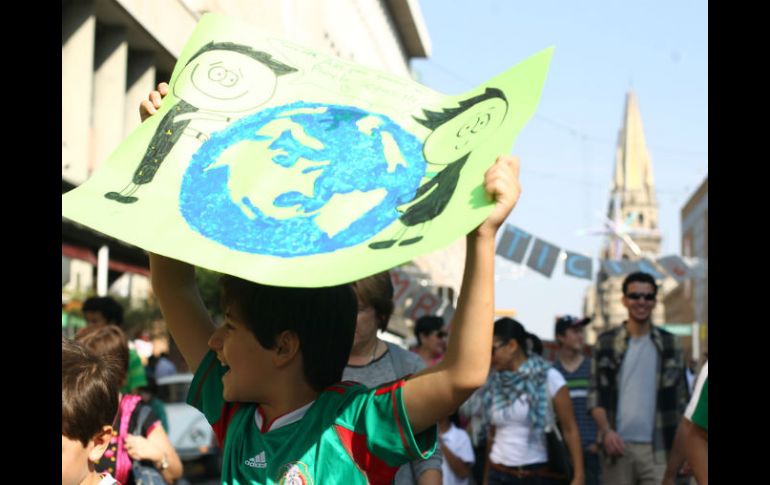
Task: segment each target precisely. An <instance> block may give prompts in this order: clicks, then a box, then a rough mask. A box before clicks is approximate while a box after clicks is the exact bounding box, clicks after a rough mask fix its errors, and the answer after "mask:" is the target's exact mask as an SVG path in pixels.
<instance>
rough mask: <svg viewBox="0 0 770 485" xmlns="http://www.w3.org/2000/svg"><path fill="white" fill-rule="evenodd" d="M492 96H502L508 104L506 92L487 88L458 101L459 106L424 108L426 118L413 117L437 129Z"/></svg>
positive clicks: (422, 123) (424, 124)
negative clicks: (437, 108) (438, 108)
mask: <svg viewBox="0 0 770 485" xmlns="http://www.w3.org/2000/svg"><path fill="white" fill-rule="evenodd" d="M492 98H500V99H502V100H503V101H505V103H506V105H507V104H508V99H506V97H505V93H503V92H502V91H501V90H499V89H497V88H487V89H486V90H485V91H484V92H483V93H481V94H479V95H477V96H474V97H472V98H468V99H465V100H463V101H460V102H459V103H458V104H459V107H457V108H447V109H444V110H442V111H429V110H427V109H424V110H422V112H423V115H424V116H425V119H424V120H423V119H420V118H418V117H416V116H413V117H412V118H414V120H415V121H416V122H418V123H420V124H421V125H423V126H424V127H426V128H428V129H430V130H435V129H436V128H438V127H439V126H441V125H443V124H444V123H446V122H447V121H449V120H451V119H452V118H454V117H456V116H457V115H459V114H461V113H463V112H464V111H467V110H468V109H470V108H472V107H473V106H475V105H477V104H478V103H480V102H482V101H486V100H487V99H492Z"/></svg>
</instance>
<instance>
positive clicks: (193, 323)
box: [150, 253, 214, 372]
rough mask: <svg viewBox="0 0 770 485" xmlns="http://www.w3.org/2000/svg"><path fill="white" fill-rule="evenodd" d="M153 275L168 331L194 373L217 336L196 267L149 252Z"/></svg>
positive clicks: (155, 289)
mask: <svg viewBox="0 0 770 485" xmlns="http://www.w3.org/2000/svg"><path fill="white" fill-rule="evenodd" d="M150 274H151V280H152V290H153V292H154V293H155V296H156V297H157V298H158V303H160V311H161V312H162V313H163V318H164V319H165V320H166V325H168V330H169V332H171V336H172V337H173V338H174V342H176V345H177V346H178V347H179V351H180V352H181V353H182V357H184V360H185V362H187V365H188V366H189V367H190V371H191V372H195V370H196V369H197V368H198V365H199V364H200V362H201V360H203V357H204V356H205V355H206V352H208V350H209V347H208V340H209V338H210V337H211V334H213V333H214V324H213V322H212V321H211V316H210V315H209V312H208V310H207V309H206V306H205V305H204V304H203V300H202V299H201V296H200V292H199V291H198V285H197V284H196V283H195V268H194V267H193V266H192V265H190V264H187V263H183V262H181V261H177V260H175V259H171V258H166V257H164V256H160V255H158V254H153V253H150Z"/></svg>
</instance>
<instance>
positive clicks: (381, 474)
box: [334, 424, 398, 485]
mask: <svg viewBox="0 0 770 485" xmlns="http://www.w3.org/2000/svg"><path fill="white" fill-rule="evenodd" d="M334 430H335V431H336V432H337V437H338V438H339V439H340V442H341V443H342V446H344V447H345V451H347V452H348V455H350V458H352V459H353V462H354V463H355V464H356V465H357V466H358V468H359V469H360V470H361V472H362V473H364V474H365V475H366V479H367V480H368V481H369V483H370V484H372V485H380V484H382V485H387V484H389V483H391V482H392V481H393V477H394V476H396V472H397V471H398V467H397V466H389V465H388V464H387V463H385V462H384V461H383V460H382V459H380V458H378V457H376V456H375V455H374V454H372V452H371V451H369V448H367V447H366V435H363V434H360V433H356V432H355V431H351V430H349V429H347V428H345V427H343V426H340V425H338V424H335V425H334Z"/></svg>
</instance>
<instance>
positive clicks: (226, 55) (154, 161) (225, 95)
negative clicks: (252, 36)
mask: <svg viewBox="0 0 770 485" xmlns="http://www.w3.org/2000/svg"><path fill="white" fill-rule="evenodd" d="M295 71H297V69H295V68H293V67H290V66H287V65H286V64H283V63H282V62H279V61H277V60H276V59H274V58H273V57H272V56H271V55H270V54H268V53H266V52H261V51H256V50H254V49H252V48H251V47H249V46H246V45H241V44H235V43H232V42H209V43H208V44H206V45H205V46H203V47H202V48H201V49H200V50H199V51H198V52H196V53H195V55H194V56H192V58H190V60H189V61H188V62H187V64H185V67H184V69H183V70H182V72H181V73H180V75H179V78H178V79H177V81H176V82H175V83H174V86H173V92H174V96H176V97H177V98H178V99H179V101H178V102H177V103H176V104H175V105H174V106H172V108H171V109H170V110H169V112H168V113H166V115H165V116H163V118H162V119H161V121H160V124H159V125H158V128H157V129H156V130H155V134H154V135H153V137H152V139H151V140H150V143H149V145H148V147H147V150H146V151H145V153H144V156H143V157H142V160H141V162H140V163H139V167H138V168H137V169H136V171H135V172H134V176H133V178H132V179H131V182H129V183H128V184H127V185H126V186H125V187H123V188H122V189H121V190H120V191H119V192H107V193H106V194H104V196H105V197H106V198H108V199H111V200H114V201H116V202H120V203H123V204H131V203H134V202H136V201H137V200H138V198H137V197H136V196H135V195H134V194H135V193H136V191H137V190H138V189H139V187H140V186H142V185H146V184H148V183H150V182H152V180H153V178H154V177H155V174H156V173H157V171H158V169H159V168H160V165H161V164H162V163H163V161H164V160H165V159H166V157H167V156H168V154H169V153H170V152H171V150H172V149H173V147H174V145H176V143H177V142H178V141H179V139H180V138H181V136H182V135H183V134H184V135H187V136H191V137H193V138H195V139H196V140H198V142H200V143H202V142H204V141H206V140H207V139H208V138H209V134H208V133H209V132H210V130H206V131H204V129H203V127H202V126H199V124H196V123H192V126H191V122H194V121H198V120H206V121H210V122H211V121H213V122H218V123H221V124H223V125H225V126H226V125H227V124H228V123H229V122H231V121H232V120H233V119H234V118H233V117H232V116H230V115H235V114H236V113H240V112H244V111H249V110H253V109H254V108H257V107H259V106H261V105H262V104H264V103H265V102H267V101H268V100H269V99H270V98H272V97H273V93H274V92H275V86H276V83H277V78H278V76H281V75H284V74H289V73H291V72H295Z"/></svg>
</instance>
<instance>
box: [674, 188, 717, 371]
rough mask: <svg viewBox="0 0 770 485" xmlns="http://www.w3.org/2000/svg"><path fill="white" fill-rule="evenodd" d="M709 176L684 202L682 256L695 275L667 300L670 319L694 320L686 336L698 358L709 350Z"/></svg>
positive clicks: (690, 350) (691, 353)
mask: <svg viewBox="0 0 770 485" xmlns="http://www.w3.org/2000/svg"><path fill="white" fill-rule="evenodd" d="M708 197H709V181H708V177H707V178H706V179H705V180H704V181H703V183H701V185H700V186H699V187H698V188H697V189H696V190H695V192H694V193H693V194H692V195H691V196H690V198H689V199H688V200H687V202H685V204H684V206H683V207H682V210H681V216H680V218H681V225H682V226H681V227H682V256H684V257H685V258H691V259H690V261H693V262H694V268H693V269H694V271H693V272H692V277H691V278H689V279H687V280H685V281H684V282H682V283H681V284H679V285H678V286H677V287H676V288H675V289H674V290H673V291H672V292H671V294H670V295H668V298H667V301H666V318H667V320H668V321H669V322H681V323H690V322H692V323H691V328H692V330H691V332H690V335H689V336H687V337H685V338H684V339H683V343H684V346H685V350H686V351H687V353H688V355H689V356H690V357H692V358H693V359H695V360H696V361H699V360H700V358H701V356H702V355H703V353H704V352H708V320H709V303H708V254H709V244H708V242H709V241H708V227H709V213H708V205H709V204H708V202H709V199H708Z"/></svg>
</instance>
